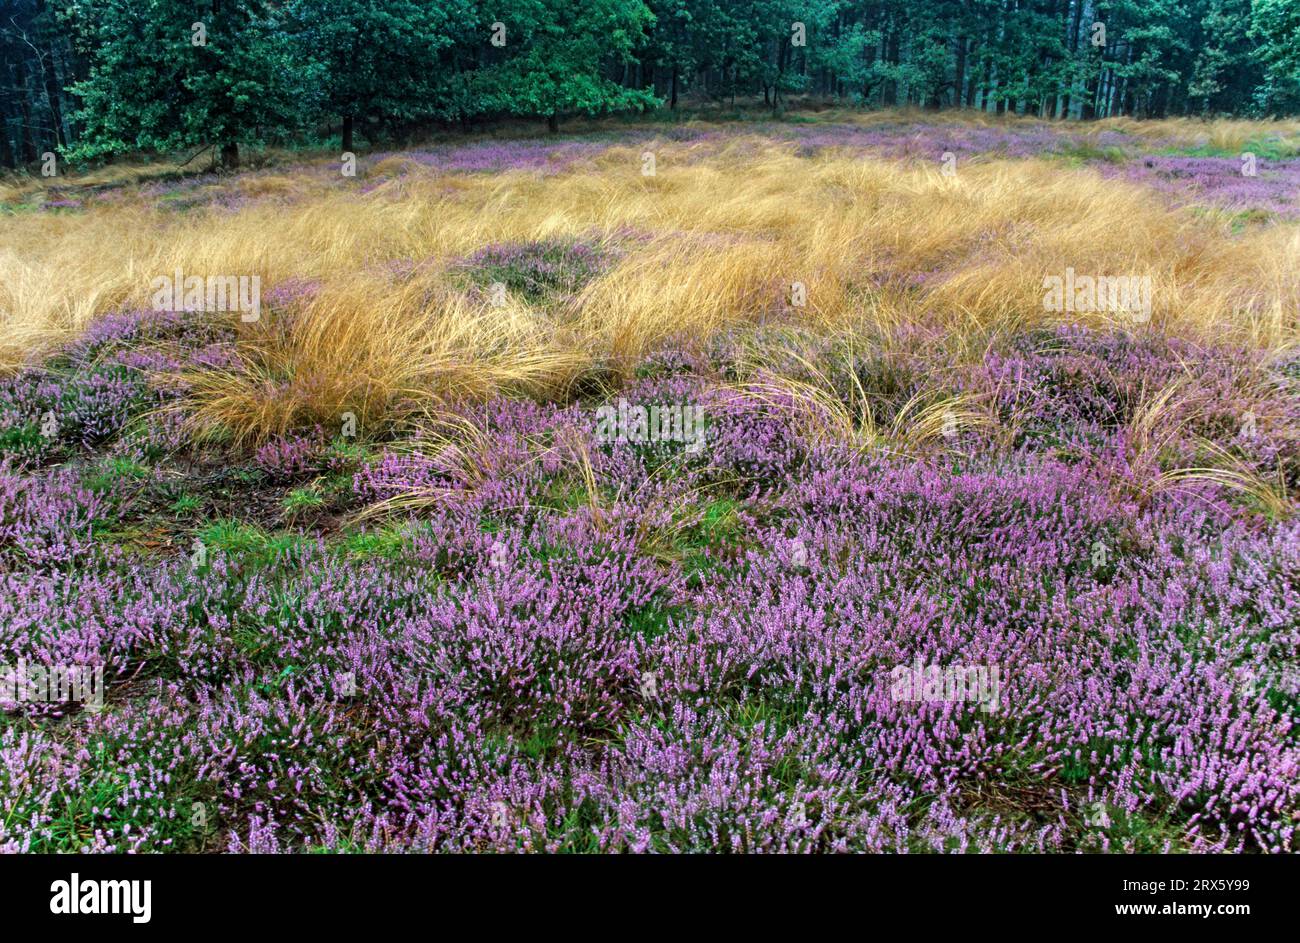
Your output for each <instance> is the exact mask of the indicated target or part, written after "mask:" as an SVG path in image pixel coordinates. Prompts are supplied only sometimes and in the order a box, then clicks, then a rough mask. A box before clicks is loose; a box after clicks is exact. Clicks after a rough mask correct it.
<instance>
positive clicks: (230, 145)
mask: <svg viewBox="0 0 1300 943" xmlns="http://www.w3.org/2000/svg"><path fill="white" fill-rule="evenodd" d="M221 169H222V170H224V171H226V172H227V173H234V172H235V171H237V170H238V169H239V142H238V141H227V142H226V143H224V144H222V145H221Z"/></svg>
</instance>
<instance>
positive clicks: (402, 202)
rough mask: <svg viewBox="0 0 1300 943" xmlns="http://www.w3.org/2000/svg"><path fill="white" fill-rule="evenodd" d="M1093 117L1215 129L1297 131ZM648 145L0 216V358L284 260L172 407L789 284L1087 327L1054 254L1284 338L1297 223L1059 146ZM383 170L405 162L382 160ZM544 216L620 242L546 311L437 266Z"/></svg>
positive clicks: (285, 397) (664, 322)
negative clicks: (955, 152)
mask: <svg viewBox="0 0 1300 943" xmlns="http://www.w3.org/2000/svg"><path fill="white" fill-rule="evenodd" d="M893 117H894V120H896V119H897V116H896V115H895V116H893ZM929 117H930V118H931V119H933V116H929ZM857 120H859V121H862V122H867V121H871V120H885V119H884V118H872V117H870V116H867V117H859V118H858V119H857ZM953 120H957V119H953ZM963 120H968V121H969V120H971V119H970V118H969V116H967V117H966V118H964V119H963ZM975 120H988V121H991V120H992V119H982V118H977V119H975ZM1109 124H1110V125H1111V126H1121V125H1122V126H1124V129H1125V130H1129V131H1136V132H1138V133H1143V134H1150V135H1154V136H1161V135H1166V136H1169V135H1173V136H1177V135H1191V136H1194V135H1200V134H1209V135H1211V136H1216V135H1217V138H1216V140H1221V141H1225V142H1236V141H1239V140H1245V139H1247V138H1249V137H1256V138H1257V137H1258V136H1259V135H1260V134H1261V133H1266V132H1267V133H1278V134H1292V133H1295V132H1296V131H1297V129H1298V128H1300V124H1297V123H1295V122H1291V123H1288V124H1286V125H1285V126H1283V125H1276V126H1262V125H1259V124H1252V123H1245V122H1218V123H1209V124H1207V123H1199V124H1196V123H1191V122H1181V121H1170V122H1156V123H1150V124H1146V125H1143V124H1140V123H1138V124H1135V125H1134V127H1131V128H1130V127H1129V126H1128V124H1125V123H1124V122H1120V121H1114V122H1110V123H1109ZM1105 126H1107V125H1106V124H1105V123H1103V124H1102V125H1100V126H1099V127H1102V128H1104V127H1105ZM1261 129H1263V130H1261ZM1234 146H1235V145H1234ZM645 149H646V147H645V146H642V145H638V146H637V147H635V148H618V147H616V148H613V149H611V150H609V151H607V152H605V153H603V154H601V155H600V156H598V157H596V158H594V159H593V160H592V161H590V162H588V163H586V164H584V165H580V166H578V167H575V168H574V169H573V170H571V171H568V172H563V173H559V174H554V175H549V176H545V177H543V176H541V175H539V174H537V173H534V172H528V171H512V172H505V173H500V174H452V173H443V172H439V171H437V170H434V169H430V168H428V167H424V166H421V165H419V164H415V163H412V162H409V161H403V160H402V159H400V158H393V159H390V160H388V161H385V162H384V165H381V167H380V168H375V169H372V170H371V172H370V181H369V182H370V183H376V182H379V183H380V185H379V186H378V187H377V188H375V189H373V190H372V191H371V192H369V193H361V192H359V191H358V190H356V189H349V188H345V187H342V186H340V185H339V183H338V181H337V179H336V178H333V177H332V175H331V174H330V173H328V172H327V164H326V163H325V162H324V161H321V162H320V163H318V164H317V165H302V167H301V168H299V169H294V168H282V169H281V170H279V171H278V172H277V173H274V174H261V175H258V176H256V177H247V178H239V179H236V180H235V181H232V182H231V184H230V185H229V186H230V187H231V189H232V190H236V191H238V192H241V193H243V194H244V195H246V196H249V195H251V196H257V197H262V199H260V200H257V201H255V202H252V203H250V204H248V205H246V206H243V207H242V208H240V209H238V210H236V211H233V212H232V211H229V210H222V209H217V208H213V209H202V208H200V209H196V210H193V211H191V212H188V213H185V214H178V213H175V212H172V211H167V210H163V209H158V208H156V207H154V206H153V205H151V204H150V203H149V202H147V201H146V200H144V199H142V198H133V197H131V196H130V195H128V196H127V197H126V198H125V199H123V200H122V201H120V202H119V203H118V204H117V205H114V206H111V207H110V206H92V207H91V208H90V209H89V210H88V211H86V212H84V213H78V214H57V215H56V214H20V215H17V216H13V217H10V218H9V219H7V220H6V223H5V225H4V227H3V230H0V364H4V365H9V366H12V365H14V364H16V363H18V362H20V361H21V360H22V359H23V358H25V357H27V356H29V355H30V354H31V353H32V352H33V351H39V350H42V349H46V348H48V347H50V346H51V345H54V344H57V343H59V342H61V341H63V340H65V339H67V338H68V337H69V336H70V335H73V334H75V333H76V332H77V331H79V330H80V329H81V328H83V327H84V326H85V325H86V324H87V323H88V322H89V321H90V320H91V319H93V318H94V317H95V316H96V315H98V314H100V313H102V312H105V311H108V310H110V309H113V308H116V307H119V306H136V307H147V306H148V305H149V303H150V294H151V289H150V282H151V279H153V278H154V277H155V276H158V275H161V274H167V273H171V272H173V271H174V270H176V269H178V268H179V269H181V270H182V271H183V272H184V273H185V274H186V275H200V276H205V275H230V274H238V275H258V276H260V277H261V278H262V284H263V288H264V291H265V289H266V288H268V287H270V286H274V285H276V284H278V283H281V282H284V281H286V280H289V279H293V278H303V279H312V280H317V281H319V282H320V284H321V286H322V287H321V290H320V292H319V294H318V295H317V296H316V297H315V298H314V300H312V301H311V302H310V303H307V304H306V305H305V306H304V307H303V308H302V309H301V310H299V311H296V312H293V313H292V316H291V317H288V318H287V319H286V313H285V312H280V311H276V310H270V311H264V315H263V323H261V324H257V325H253V326H251V327H250V326H243V328H242V330H243V333H242V335H241V336H242V340H241V353H242V355H243V357H244V359H245V360H246V362H247V369H245V370H243V371H233V372H226V373H207V374H204V375H202V376H198V377H194V378H191V379H192V382H194V384H195V399H196V402H197V405H198V412H197V414H196V416H195V421H196V422H197V423H199V424H200V425H201V426H204V427H213V426H221V427H223V428H225V429H227V430H233V432H234V434H235V435H236V436H237V437H239V438H248V439H257V438H260V437H262V436H265V435H267V434H270V433H273V432H276V431H281V430H283V429H285V428H288V427H289V426H291V425H293V424H295V423H297V422H301V421H304V420H311V419H313V418H314V419H317V420H329V421H334V419H335V418H336V417H337V416H338V415H339V414H340V413H341V412H343V411H345V410H352V411H355V412H357V413H358V415H359V417H361V418H362V419H363V420H370V419H375V418H378V417H380V416H382V415H383V414H384V413H385V411H386V410H388V409H389V408H390V407H391V406H392V404H393V403H394V402H397V401H411V402H416V403H418V402H420V401H429V400H432V401H437V400H438V399H439V398H440V397H444V396H452V395H462V394H469V395H479V394H486V393H488V392H490V391H492V390H495V389H499V388H512V389H514V388H525V389H528V390H533V391H537V392H554V391H557V390H562V389H563V388H565V387H566V386H567V385H569V384H571V383H572V382H573V381H574V380H575V379H576V378H578V377H580V376H582V375H583V374H584V373H585V372H587V371H590V370H592V369H600V370H607V369H613V370H614V371H618V370H620V369H626V368H627V367H628V366H629V365H630V364H631V363H632V362H633V361H634V360H635V359H636V358H637V357H638V356H640V355H641V354H642V353H644V352H645V351H646V349H647V348H648V347H650V346H652V345H654V344H655V343H657V342H659V341H661V340H663V339H665V338H667V337H670V336H672V335H681V334H685V335H693V336H702V335H706V334H708V333H709V332H712V331H716V330H720V329H723V328H726V327H729V326H735V325H743V324H749V323H753V322H756V321H759V320H761V319H764V318H767V317H769V316H771V315H772V314H774V313H776V312H778V311H780V310H781V309H782V308H783V307H784V305H785V302H784V299H785V298H786V297H787V296H788V295H789V294H790V291H791V285H792V284H793V283H795V282H801V283H803V285H805V286H806V289H807V305H806V307H804V308H795V309H793V311H792V312H791V313H793V314H794V315H795V316H796V317H798V318H799V319H800V320H801V321H802V323H803V324H804V325H805V326H806V327H808V328H810V329H814V330H819V329H826V330H835V331H846V330H849V331H851V330H855V329H858V328H864V327H865V328H870V329H871V330H872V332H873V334H876V335H880V334H886V335H887V334H888V333H889V331H890V329H891V328H893V327H895V326H898V325H901V324H906V323H910V322H915V321H920V320H925V321H927V322H932V323H936V324H939V325H942V326H945V327H947V328H948V329H949V331H950V333H951V335H952V336H955V337H959V338H964V339H966V341H967V342H968V343H969V344H970V345H971V347H972V349H975V350H978V349H982V345H983V344H984V343H985V342H986V339H987V338H988V337H990V336H992V335H994V334H996V333H997V332H1000V331H1005V330H1010V329H1015V328H1021V327H1026V326H1034V325H1037V324H1046V323H1051V322H1054V321H1058V320H1061V319H1067V318H1068V319H1070V320H1075V321H1080V320H1081V321H1085V322H1092V323H1099V324H1100V323H1106V320H1107V316H1106V315H1104V314H1096V315H1087V314H1063V315H1062V314H1053V313H1051V312H1048V311H1045V310H1044V306H1043V294H1044V290H1043V288H1042V280H1043V278H1044V276H1045V275H1060V274H1063V273H1064V271H1065V269H1066V268H1073V269H1074V270H1075V271H1076V272H1080V273H1095V274H1108V275H1127V274H1133V275H1149V276H1150V277H1151V279H1152V282H1153V311H1152V318H1151V322H1152V325H1151V326H1152V328H1154V329H1158V330H1165V331H1169V332H1173V333H1179V334H1185V335H1189V336H1195V337H1200V338H1206V339H1211V340H1216V341H1217V340H1235V341H1240V342H1246V343H1251V344H1254V345H1258V346H1260V347H1264V348H1272V349H1279V348H1283V347H1286V346H1289V345H1290V344H1291V343H1292V342H1293V340H1294V338H1295V325H1296V316H1297V313H1298V312H1300V226H1297V225H1294V224H1278V225H1269V226H1263V227H1255V228H1253V229H1251V230H1249V231H1247V232H1245V233H1240V234H1233V233H1232V232H1231V230H1230V227H1229V224H1228V222H1227V220H1226V219H1221V218H1217V217H1216V216H1214V215H1213V214H1209V215H1199V216H1198V215H1195V214H1192V213H1190V212H1188V211H1185V210H1178V209H1174V208H1171V207H1170V206H1168V205H1167V204H1166V203H1165V202H1163V201H1162V199H1161V198H1160V197H1158V196H1157V195H1155V194H1153V193H1151V192H1149V191H1147V190H1145V189H1144V188H1142V187H1140V186H1138V185H1136V184H1129V183H1126V182H1123V181H1118V180H1104V179H1103V178H1102V177H1100V176H1099V175H1098V174H1097V173H1096V172H1094V171H1092V170H1088V169H1072V168H1070V167H1068V166H1066V165H1064V164H1063V163H1062V162H1060V161H1050V160H1024V161H989V162H981V163H971V164H968V165H964V166H963V168H962V169H961V171H960V172H959V174H958V175H957V176H956V177H955V178H949V177H945V176H943V175H941V174H940V173H939V172H938V171H937V169H931V168H927V167H919V166H915V165H905V164H902V163H899V162H895V161H890V160H884V159H864V158H861V157H850V156H848V155H845V154H837V153H823V154H821V155H819V156H816V157H801V156H797V155H796V154H795V153H794V149H793V147H791V146H782V145H775V144H772V143H771V142H770V141H765V140H762V139H757V138H748V137H741V138H736V139H732V140H731V141H730V142H729V143H723V144H721V145H719V144H717V143H710V144H698V143H697V144H673V143H662V144H658V145H654V146H652V149H653V150H654V151H655V153H656V155H657V170H658V173H657V176H654V177H645V176H643V175H642V173H641V167H642V164H641V158H640V155H641V153H642V151H644V150H645ZM384 170H386V171H387V172H390V173H397V172H399V171H400V172H401V175H400V176H395V177H393V178H391V179H387V180H386V181H384V180H383V176H382V171H384ZM380 181H383V182H380ZM628 233H632V234H634V235H633V236H631V237H629V236H628V235H627V234H628ZM553 237H574V238H582V239H586V240H588V241H590V240H598V241H599V240H607V241H617V242H618V243H619V245H620V248H621V250H622V252H621V254H620V256H619V258H618V261H617V263H616V264H615V265H614V266H613V267H612V268H611V269H610V270H609V271H607V272H605V273H604V274H603V275H601V276H600V277H598V278H596V279H595V280H594V281H592V282H591V283H590V284H588V285H587V286H586V288H585V289H584V290H582V291H581V292H580V293H579V294H578V296H577V297H575V298H573V299H569V300H568V301H565V302H563V303H557V304H554V305H550V306H547V307H545V308H543V307H539V306H530V305H528V304H526V303H524V302H523V301H522V300H520V299H513V298H512V299H511V300H510V302H509V303H508V304H507V305H506V306H505V307H504V308H499V307H492V306H491V305H490V304H489V303H488V301H487V300H486V299H485V298H483V297H481V296H480V294H479V293H476V292H473V291H471V290H470V289H468V288H467V287H466V286H465V285H464V283H463V282H462V281H458V280H457V279H456V278H454V277H453V276H452V274H451V273H449V272H448V271H447V266H448V263H450V262H451V261H452V260H454V259H456V258H458V257H461V256H463V255H465V254H467V253H469V252H472V251H474V250H475V249H478V248H480V247H482V246H484V245H488V244H491V243H501V242H509V241H515V240H535V239H543V238H553ZM394 260H418V261H421V262H424V261H426V260H427V261H428V262H429V263H430V264H428V265H425V266H422V267H421V268H420V269H419V270H418V274H417V275H416V276H414V277H409V278H404V277H395V276H393V275H392V274H390V273H389V272H388V270H387V268H386V263H389V262H391V261H394ZM918 276H923V277H922V278H920V279H919V280H918Z"/></svg>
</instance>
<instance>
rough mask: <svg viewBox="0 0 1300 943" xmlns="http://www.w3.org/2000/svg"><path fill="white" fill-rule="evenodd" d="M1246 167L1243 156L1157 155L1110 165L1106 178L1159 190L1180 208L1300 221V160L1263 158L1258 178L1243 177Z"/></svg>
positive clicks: (1259, 165)
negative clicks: (1189, 206) (1202, 207)
mask: <svg viewBox="0 0 1300 943" xmlns="http://www.w3.org/2000/svg"><path fill="white" fill-rule="evenodd" d="M1242 167H1243V164H1242V160H1241V158H1240V157H1239V156H1234V157H1185V156H1177V155H1172V156H1171V155H1161V154H1152V155H1147V156H1142V157H1137V158H1134V159H1133V160H1131V161H1128V162H1126V163H1124V164H1122V165H1107V166H1105V167H1104V168H1103V173H1106V174H1108V175H1114V176H1123V177H1125V178H1127V179H1129V180H1134V181H1137V182H1140V183H1143V184H1146V185H1147V186H1151V187H1154V188H1155V189H1157V190H1160V191H1161V192H1164V193H1167V194H1169V195H1170V196H1171V197H1172V198H1174V199H1175V200H1177V201H1178V202H1179V203H1185V204H1200V205H1208V206H1216V207H1221V208H1223V209H1226V210H1231V211H1235V212H1249V211H1258V212H1264V213H1270V214H1274V215H1276V216H1279V217H1282V218H1284V219H1295V218H1297V217H1300V196H1298V195H1297V194H1300V159H1298V158H1291V159H1287V160H1264V159H1263V158H1260V159H1259V160H1258V161H1257V163H1256V167H1255V171H1256V172H1255V175H1254V176H1247V175H1245V174H1243V173H1242Z"/></svg>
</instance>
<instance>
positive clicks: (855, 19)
mask: <svg viewBox="0 0 1300 943" xmlns="http://www.w3.org/2000/svg"><path fill="white" fill-rule="evenodd" d="M0 11H2V12H0V167H6V168H11V169H12V168H19V167H27V168H29V169H33V170H34V169H36V168H37V167H38V166H40V165H41V164H42V161H43V159H44V158H45V155H47V154H53V155H58V156H57V158H56V160H68V161H71V162H73V163H74V164H75V163H84V162H88V161H97V160H103V159H111V158H113V157H116V156H119V155H123V154H139V153H153V152H177V151H182V150H186V149H196V150H197V149H209V148H210V149H211V150H212V151H213V154H214V156H215V157H216V158H217V159H219V161H220V162H221V163H222V164H224V165H226V166H228V167H230V166H235V165H237V164H238V161H239V148H240V146H241V145H262V144H293V143H306V144H322V143H326V142H333V141H335V140H338V141H339V143H340V144H341V146H342V149H343V150H345V151H351V150H352V149H353V148H354V147H356V146H360V145H361V144H369V145H373V144H374V143H375V142H379V141H385V140H403V139H406V138H408V137H410V136H411V135H413V134H421V133H423V134H427V133H428V132H430V131H432V130H436V129H439V128H442V127H457V128H473V127H476V126H479V125H482V124H484V123H488V122H494V121H500V120H502V119H509V118H519V119H535V120H538V121H545V122H546V123H547V125H548V126H549V127H550V129H551V130H552V131H554V130H557V129H558V126H559V124H560V123H561V122H562V121H564V120H565V119H566V118H571V117H575V116H598V115H607V114H616V113H623V112H630V113H636V112H647V111H653V110H658V109H666V110H668V111H669V112H676V111H678V110H680V109H683V108H697V109H698V108H701V107H708V106H713V107H715V108H742V109H743V108H759V107H766V108H768V109H771V111H772V112H774V113H784V111H785V110H786V109H787V108H788V107H790V106H791V103H792V102H793V101H795V100H798V101H799V104H801V105H807V104H809V103H810V102H812V103H820V102H825V103H828V104H831V105H836V106H841V107H859V108H881V107H895V106H908V105H912V106H916V107H921V108H927V109H940V108H966V109H976V110H980V111H985V112H995V113H998V114H1003V113H1007V112H1011V113H1015V114H1030V115H1034V116H1037V117H1043V118H1073V119H1083V120H1088V119H1093V118H1104V117H1113V116H1132V117H1138V118H1148V117H1154V118H1163V117H1168V116H1180V115H1203V116H1236V117H1267V116H1276V115H1284V114H1294V113H1295V112H1296V111H1297V110H1298V109H1300V78H1298V77H1297V76H1298V75H1300V4H1297V3H1295V2H1294V0H1190V2H1188V0H928V2H924V3H919V2H913V0H582V2H580V3H575V2H573V0H510V2H509V3H501V2H500V0H496V2H485V0H434V2H424V0H283V2H275V0H211V2H193V0H3V2H0ZM44 166H46V167H47V168H48V167H50V166H51V165H50V164H49V162H48V161H45V163H44Z"/></svg>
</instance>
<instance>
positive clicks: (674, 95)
mask: <svg viewBox="0 0 1300 943" xmlns="http://www.w3.org/2000/svg"><path fill="white" fill-rule="evenodd" d="M668 107H669V108H676V107H677V63H675V62H674V63H673V91H672V99H671V100H670V101H669V103H668Z"/></svg>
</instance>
